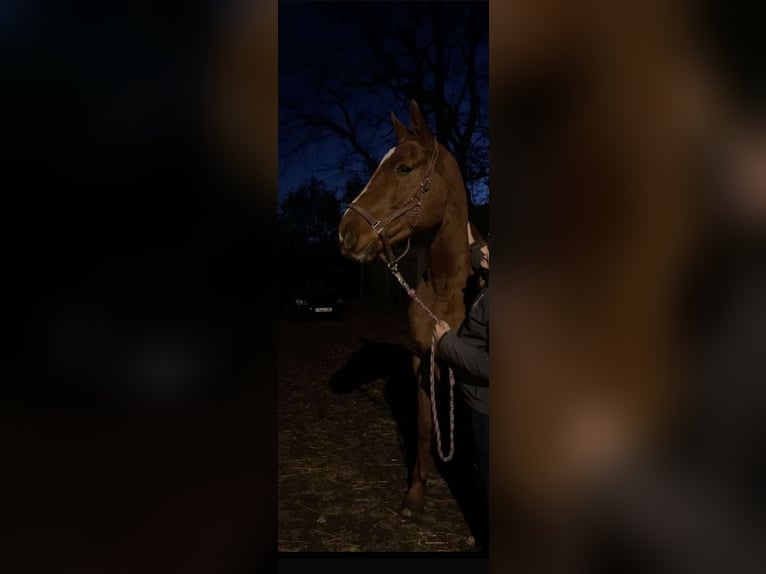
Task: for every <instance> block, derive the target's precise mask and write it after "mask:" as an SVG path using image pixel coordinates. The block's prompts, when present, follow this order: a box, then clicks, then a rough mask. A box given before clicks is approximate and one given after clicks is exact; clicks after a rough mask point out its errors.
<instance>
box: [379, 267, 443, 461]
mask: <svg viewBox="0 0 766 574" xmlns="http://www.w3.org/2000/svg"><path fill="white" fill-rule="evenodd" d="M387 267H388V269H389V271H391V273H392V274H393V276H394V277H396V280H397V281H398V282H399V284H400V285H401V286H402V287H403V288H404V290H405V291H406V292H407V295H408V296H409V297H410V299H412V300H413V301H415V302H416V303H417V304H418V305H420V306H421V307H422V308H423V309H424V310H425V312H426V313H428V315H429V316H430V317H431V320H433V322H434V323H438V322H439V318H438V317H437V316H436V315H434V314H433V312H432V311H431V309H429V308H428V307H427V306H426V305H425V303H423V301H421V300H420V298H419V297H418V295H417V293H416V292H415V290H414V289H413V288H412V287H410V286H409V285H408V284H407V281H405V280H404V277H402V274H401V273H400V272H399V269H398V267H397V265H396V261H392V262H391V263H388V264H387ZM435 356H436V336H435V335H432V336H431V415H432V417H433V421H434V431H435V433H436V447H437V448H436V452H437V453H438V454H439V458H440V459H442V460H443V461H444V462H449V461H451V460H452V455H454V454H455V375H454V373H453V372H452V368H449V454H448V455H446V456H445V455H444V454H442V437H441V430H440V429H439V418H438V417H437V416H436V392H435V386H436V385H435V383H434V379H435V377H434V364H435V363H434V357H435Z"/></svg>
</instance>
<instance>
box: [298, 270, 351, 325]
mask: <svg viewBox="0 0 766 574" xmlns="http://www.w3.org/2000/svg"><path fill="white" fill-rule="evenodd" d="M343 310H344V304H343V297H342V296H341V294H340V292H339V290H338V289H337V288H336V287H335V286H334V285H333V284H332V282H330V281H329V280H327V279H323V278H314V279H310V280H308V281H306V282H305V283H304V284H303V285H301V286H299V287H296V288H293V289H290V291H289V298H288V300H287V317H288V319H292V320H295V319H312V318H316V319H341V318H342V317H343Z"/></svg>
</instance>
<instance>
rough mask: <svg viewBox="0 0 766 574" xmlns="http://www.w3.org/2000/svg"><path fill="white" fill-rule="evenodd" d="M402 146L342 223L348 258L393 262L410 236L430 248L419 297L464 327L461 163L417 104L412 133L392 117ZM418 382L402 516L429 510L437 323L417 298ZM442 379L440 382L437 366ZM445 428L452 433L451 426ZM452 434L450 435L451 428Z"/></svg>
mask: <svg viewBox="0 0 766 574" xmlns="http://www.w3.org/2000/svg"><path fill="white" fill-rule="evenodd" d="M391 120H392V121H393V124H394V131H395V132H396V138H397V142H396V146H394V147H393V148H391V149H390V150H389V152H388V153H387V154H386V155H385V156H384V157H383V159H382V161H381V162H380V165H379V166H378V168H377V169H376V170H375V173H373V174H372V177H371V178H370V180H369V182H368V183H367V185H366V186H365V188H364V189H363V190H362V192H361V193H360V194H359V195H358V196H357V198H356V199H354V201H352V202H351V204H350V205H349V209H348V210H347V211H346V213H345V214H344V215H343V218H342V219H341V222H340V225H339V241H340V249H341V252H342V253H343V255H344V256H345V257H347V258H349V259H353V260H355V261H358V262H360V263H369V262H371V261H373V260H374V259H375V258H376V257H378V256H381V257H383V258H384V259H385V260H386V261H389V262H390V261H393V260H394V254H393V247H395V246H397V245H401V244H402V243H403V242H406V243H407V247H409V242H410V239H412V240H413V241H416V242H418V243H419V244H420V245H421V246H422V247H425V249H426V250H427V254H428V264H427V266H426V269H425V272H424V273H423V275H422V277H421V278H420V279H419V282H418V285H417V288H416V293H417V297H418V298H419V299H420V300H421V301H422V302H423V303H424V304H425V305H426V306H427V307H428V308H429V309H430V310H431V311H432V312H433V313H434V314H435V315H436V316H437V317H438V318H440V319H444V320H445V321H447V322H448V323H449V324H450V325H451V326H453V327H455V328H456V327H457V326H459V325H460V323H461V322H462V321H463V318H464V317H465V303H464V288H465V287H466V282H467V279H468V277H469V275H470V272H471V266H470V256H469V251H468V236H467V231H466V224H467V221H468V201H467V197H466V190H465V184H464V182H463V178H462V176H461V174H460V169H459V167H458V164H457V162H456V161H455V158H454V157H453V156H452V154H451V153H450V152H449V151H448V150H447V149H446V148H445V147H444V146H442V145H441V144H440V143H438V142H437V141H436V138H435V137H434V135H433V134H432V133H431V131H430V130H429V129H428V126H427V125H426V122H425V119H424V118H423V115H422V113H421V112H420V108H419V107H418V105H417V103H416V102H415V101H412V102H411V103H410V126H411V129H410V130H408V129H407V128H406V127H405V126H404V125H403V124H402V123H401V122H400V121H399V120H398V119H397V118H396V116H395V115H394V114H393V112H392V113H391ZM408 317H409V323H410V329H411V333H412V337H413V340H414V346H415V348H414V355H413V368H414V371H415V376H416V380H417V385H418V441H417V454H416V456H415V461H414V465H413V468H412V471H411V476H410V485H409V489H408V491H407V495H406V496H405V499H404V503H403V506H402V514H404V515H405V516H411V515H412V514H413V513H414V512H421V511H422V510H423V508H424V491H425V484H426V480H427V478H428V474H429V469H430V466H431V444H432V442H431V440H432V420H431V399H430V394H429V390H428V383H429V382H430V352H431V342H432V327H433V320H432V318H431V317H430V316H429V315H428V313H427V312H426V311H425V310H424V309H423V308H422V307H421V306H420V305H418V304H416V302H415V301H412V302H411V304H410V307H409V312H408ZM436 371H437V372H436V373H435V376H437V377H438V365H437V369H436ZM445 431H446V429H445ZM447 432H448V431H447Z"/></svg>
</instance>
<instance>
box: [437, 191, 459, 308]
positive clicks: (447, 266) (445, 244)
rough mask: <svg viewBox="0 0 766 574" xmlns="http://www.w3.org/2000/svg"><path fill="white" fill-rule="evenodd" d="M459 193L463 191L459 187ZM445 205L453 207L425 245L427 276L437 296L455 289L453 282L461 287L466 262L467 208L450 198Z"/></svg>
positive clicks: (444, 294) (445, 294) (447, 293)
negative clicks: (427, 245)
mask: <svg viewBox="0 0 766 574" xmlns="http://www.w3.org/2000/svg"><path fill="white" fill-rule="evenodd" d="M459 193H465V192H464V191H462V190H460V191H459ZM447 205H448V206H456V207H454V208H452V209H449V210H448V211H449V212H448V213H445V217H444V218H443V219H442V223H441V225H440V226H439V229H438V231H437V232H436V234H435V236H434V238H433V241H432V242H431V244H430V245H429V248H428V249H429V253H428V255H429V266H428V277H429V279H430V283H431V284H432V286H433V288H434V290H435V291H436V294H437V296H447V295H449V294H451V293H452V292H453V291H454V283H459V284H460V285H461V287H462V283H463V282H464V281H465V277H464V276H465V275H466V274H467V272H468V265H469V258H468V250H467V248H466V246H467V241H468V236H467V233H466V225H467V222H468V208H467V206H465V207H463V206H462V205H461V204H460V203H458V202H455V201H449V200H448V202H447Z"/></svg>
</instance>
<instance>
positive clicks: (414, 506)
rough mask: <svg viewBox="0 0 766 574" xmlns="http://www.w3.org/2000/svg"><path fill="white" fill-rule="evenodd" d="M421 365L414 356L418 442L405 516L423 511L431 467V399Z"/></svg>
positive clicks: (403, 513)
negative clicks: (425, 385)
mask: <svg viewBox="0 0 766 574" xmlns="http://www.w3.org/2000/svg"><path fill="white" fill-rule="evenodd" d="M422 365H423V363H422V361H421V359H420V357H418V356H415V357H414V358H413V369H414V371H415V379H416V383H417V388H418V442H417V453H416V455H415V463H414V465H413V468H412V475H411V478H410V487H409V489H408V490H407V496H405V498H404V504H403V506H402V515H404V516H407V517H409V516H412V515H413V514H414V513H418V512H423V510H424V508H425V487H426V481H427V480H428V473H429V471H430V468H431V433H432V430H431V425H432V422H431V399H430V398H429V395H428V393H427V392H426V389H425V387H424V382H423V369H422Z"/></svg>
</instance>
